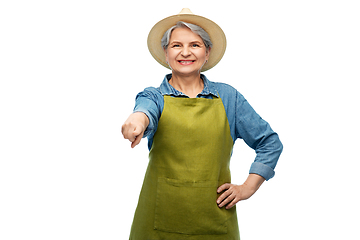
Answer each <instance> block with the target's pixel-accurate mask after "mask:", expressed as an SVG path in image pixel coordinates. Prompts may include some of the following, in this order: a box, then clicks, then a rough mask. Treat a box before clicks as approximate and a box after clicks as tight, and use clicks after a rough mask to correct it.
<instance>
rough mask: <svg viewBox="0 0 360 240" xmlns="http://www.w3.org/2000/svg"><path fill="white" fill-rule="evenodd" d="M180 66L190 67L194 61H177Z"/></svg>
mask: <svg viewBox="0 0 360 240" xmlns="http://www.w3.org/2000/svg"><path fill="white" fill-rule="evenodd" d="M178 62H179V63H180V64H181V65H190V64H193V63H194V62H195V60H179V61H178Z"/></svg>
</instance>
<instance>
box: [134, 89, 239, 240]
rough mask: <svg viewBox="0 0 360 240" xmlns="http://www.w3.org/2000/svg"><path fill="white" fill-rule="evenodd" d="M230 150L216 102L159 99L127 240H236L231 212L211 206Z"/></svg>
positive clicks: (223, 118) (224, 119)
mask: <svg viewBox="0 0 360 240" xmlns="http://www.w3.org/2000/svg"><path fill="white" fill-rule="evenodd" d="M232 147H233V140H232V138H231V135H230V127H229V123H228V119H227V117H226V112H225V109H224V106H223V103H222V100H221V98H214V99H205V98H174V97H170V96H164V109H163V112H162V114H161V117H160V120H159V124H158V128H157V131H156V133H155V135H154V139H153V144H152V148H151V150H150V153H149V160H150V161H149V165H148V168H147V171H146V174H145V179H144V183H143V187H142V190H141V193H140V197H139V202H138V206H137V208H136V211H135V216H134V220H133V224H132V227H131V233H130V240H158V239H164V240H172V239H176V240H182V239H190V240H202V239H203V240H233V239H234V240H235V239H237V240H238V239H240V236H239V228H238V221H237V216H236V207H233V208H231V209H229V210H226V209H225V207H223V208H219V207H218V206H217V203H216V200H217V198H218V196H219V195H220V194H217V192H216V190H217V188H218V187H219V186H220V185H222V184H224V183H230V182H231V178H230V169H229V164H230V156H231V151H232Z"/></svg>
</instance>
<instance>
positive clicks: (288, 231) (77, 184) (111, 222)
mask: <svg viewBox="0 0 360 240" xmlns="http://www.w3.org/2000/svg"><path fill="white" fill-rule="evenodd" d="M183 7H189V8H190V9H191V10H192V11H193V12H194V13H196V14H198V15H202V16H205V17H207V18H210V19H212V20H213V21H215V22H216V23H218V25H220V26H221V27H222V28H223V30H224V32H225V33H226V36H227V40H228V47H227V50H226V53H225V55H224V58H223V60H222V61H221V62H220V63H219V64H218V65H217V66H216V67H215V68H213V69H211V70H209V71H208V72H206V76H207V77H208V78H209V79H210V80H211V81H218V82H226V83H228V84H230V85H232V86H234V87H235V88H237V89H238V90H239V91H240V92H241V93H242V94H243V95H244V96H245V97H246V98H247V99H248V101H249V102H250V104H251V105H252V106H253V107H254V108H255V110H256V111H257V112H258V113H259V114H260V115H261V116H262V117H263V118H264V119H265V120H267V121H268V122H269V123H270V124H271V126H272V128H273V129H274V130H275V131H276V132H278V134H279V136H280V138H281V140H282V142H283V144H284V152H283V154H282V155H281V158H280V160H279V163H278V166H277V168H276V175H275V177H274V178H273V179H271V180H270V181H269V182H266V183H264V184H263V186H262V187H261V189H260V190H259V191H258V192H257V193H256V194H255V195H254V196H253V197H252V198H251V199H249V200H247V201H244V202H240V203H238V205H237V209H238V218H239V225H240V232H241V237H242V240H250V239H292V240H294V239H347V240H348V239H360V234H359V233H358V232H359V231H358V227H359V221H358V219H359V214H360V211H359V202H360V194H359V178H358V176H357V175H358V172H359V166H360V165H359V160H360V157H359V154H358V152H359V147H358V145H359V136H360V127H359V122H360V117H359V116H360V114H359V103H360V98H359V94H358V91H359V89H360V88H359V80H360V69H359V67H360V57H359V56H360V44H359V43H360V33H359V32H360V31H359V29H360V14H359V12H360V8H359V6H358V4H357V1H355V0H354V1H349V0H342V1H340V0H338V1H331V0H330V1H329V0H327V1H325V0H323V1H321V0H302V1H289V0H283V1H280V0H274V1H265V0H262V1H226V3H224V1H222V2H219V1H213V2H211V1H197V2H195V1H108V0H102V1H95V0H94V1H84V0H83V1H81V0H71V1H70V0H62V1H45V0H44V1H39V0H34V1H16V0H14V1H2V2H1V3H0V81H1V83H0V114H1V117H0V161H1V162H0V195H1V196H0V239H4V240H10V239H38V240H42V239H46V240H48V239H76V240H78V239H87V240H90V239H107V240H110V239H128V234H129V231H130V226H131V222H132V218H133V213H134V211H135V207H136V204H137V199H138V194H139V192H140V188H141V185H142V181H143V177H144V173H145V169H146V167H147V153H148V150H147V141H146V139H144V140H143V141H142V142H141V144H140V145H139V146H138V147H136V148H135V149H131V148H130V144H129V142H128V141H126V140H124V139H123V138H122V135H121V125H122V123H123V122H124V121H125V120H126V118H127V116H128V115H129V114H130V113H131V111H132V108H133V106H134V99H135V96H136V94H137V93H138V92H139V91H141V90H143V89H144V88H145V87H148V86H159V84H160V83H161V81H162V79H163V77H164V75H165V74H166V73H168V72H169V71H168V70H167V69H165V68H164V67H162V66H160V65H159V64H158V63H157V62H156V61H155V60H153V59H152V57H151V55H150V53H149V52H148V50H147V45H146V39H147V34H148V32H149V31H150V29H151V27H152V26H153V25H154V24H155V23H156V22H157V21H159V20H161V19H163V18H164V17H167V16H169V15H173V14H177V13H178V12H179V11H180V10H181V9H182V8H183ZM254 157H255V155H254V152H253V151H252V150H251V149H249V148H248V147H247V146H246V145H245V144H244V143H243V142H242V141H241V140H239V141H237V142H236V144H235V147H234V154H233V158H232V166H231V170H232V176H233V182H234V183H237V184H241V183H242V182H243V181H244V180H245V179H246V177H247V174H248V170H249V167H250V165H251V163H252V161H253V159H254Z"/></svg>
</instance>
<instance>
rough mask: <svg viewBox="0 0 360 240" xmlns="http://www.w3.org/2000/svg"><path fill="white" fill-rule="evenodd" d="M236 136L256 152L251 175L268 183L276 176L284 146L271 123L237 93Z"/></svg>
mask: <svg viewBox="0 0 360 240" xmlns="http://www.w3.org/2000/svg"><path fill="white" fill-rule="evenodd" d="M235 124H236V135H237V137H238V138H242V139H243V140H244V141H245V143H246V144H247V145H248V146H249V147H251V148H252V149H254V150H255V152H256V158H255V160H254V162H253V163H252V165H251V167H250V171H249V173H255V174H258V175H260V176H262V177H263V178H265V179H266V180H267V181H268V180H269V179H270V178H272V177H273V176H274V175H275V171H274V169H275V166H276V164H277V162H278V159H279V157H280V154H281V152H282V150H283V145H282V143H281V141H280V139H279V136H278V134H277V133H276V132H274V131H273V130H272V129H271V127H270V125H269V123H267V122H266V121H265V120H263V119H262V118H261V117H260V116H259V115H258V114H257V113H256V112H255V110H254V109H253V108H252V107H251V106H250V104H249V103H248V102H247V100H246V99H245V98H244V97H243V96H242V95H241V94H240V93H239V92H237V95H236V113H235Z"/></svg>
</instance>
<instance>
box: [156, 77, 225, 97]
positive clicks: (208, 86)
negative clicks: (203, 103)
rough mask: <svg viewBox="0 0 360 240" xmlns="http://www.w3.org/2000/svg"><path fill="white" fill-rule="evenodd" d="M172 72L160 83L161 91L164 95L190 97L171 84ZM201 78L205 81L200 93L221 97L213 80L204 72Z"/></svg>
mask: <svg viewBox="0 0 360 240" xmlns="http://www.w3.org/2000/svg"><path fill="white" fill-rule="evenodd" d="M171 77H172V74H171V73H170V74H167V75H166V76H165V77H164V80H163V82H162V83H161V85H160V91H161V94H162V95H172V96H175V97H180V96H183V97H188V96H187V95H186V94H184V93H182V92H180V91H178V90H176V89H175V88H174V87H173V86H171V85H170V83H169V80H170V79H171ZM200 77H201V79H202V80H203V82H204V89H203V90H202V91H201V93H199V94H198V95H203V96H206V95H213V96H215V97H219V94H218V92H217V90H216V88H215V84H214V83H213V82H210V81H209V80H208V79H207V78H206V77H205V75H204V74H200Z"/></svg>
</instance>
